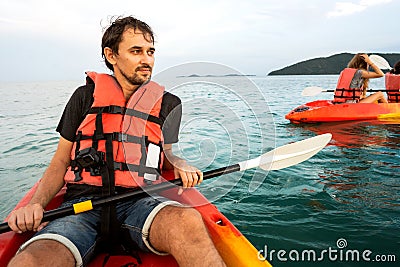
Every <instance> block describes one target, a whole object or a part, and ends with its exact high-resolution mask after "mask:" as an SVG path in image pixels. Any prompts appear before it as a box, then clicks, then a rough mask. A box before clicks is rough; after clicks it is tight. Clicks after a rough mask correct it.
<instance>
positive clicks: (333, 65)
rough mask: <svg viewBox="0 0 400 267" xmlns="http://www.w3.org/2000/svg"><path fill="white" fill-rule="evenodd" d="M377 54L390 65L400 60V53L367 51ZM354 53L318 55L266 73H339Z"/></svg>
mask: <svg viewBox="0 0 400 267" xmlns="http://www.w3.org/2000/svg"><path fill="white" fill-rule="evenodd" d="M368 54H369V55H370V54H375V55H379V56H381V57H383V58H385V59H386V60H387V61H388V62H389V63H390V66H393V65H394V64H395V63H396V62H397V61H399V60H400V53H390V54H384V53H368ZM354 55H355V54H351V53H341V54H335V55H333V56H329V57H320V58H314V59H309V60H305V61H302V62H299V63H296V64H293V65H290V66H287V67H284V68H282V69H279V70H274V71H271V72H270V73H268V76H271V75H329V74H339V73H340V71H341V70H343V68H345V67H346V66H347V63H348V62H349V61H350V60H351V59H352V58H353V56H354Z"/></svg>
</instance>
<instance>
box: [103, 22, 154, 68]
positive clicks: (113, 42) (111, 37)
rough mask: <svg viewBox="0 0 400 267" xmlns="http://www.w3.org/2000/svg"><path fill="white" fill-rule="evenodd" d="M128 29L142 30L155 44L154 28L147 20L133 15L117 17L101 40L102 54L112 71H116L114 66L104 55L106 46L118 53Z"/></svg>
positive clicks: (147, 38)
mask: <svg viewBox="0 0 400 267" xmlns="http://www.w3.org/2000/svg"><path fill="white" fill-rule="evenodd" d="M127 29H134V30H135V31H136V30H138V31H140V32H142V34H143V37H144V38H145V39H146V40H147V41H148V42H152V43H153V44H154V34H153V30H152V29H151V28H150V26H149V25H147V24H146V23H145V22H143V21H141V20H138V19H135V18H134V17H131V16H128V17H118V18H116V19H115V20H114V21H112V22H111V24H110V26H108V28H107V29H106V30H105V32H104V34H103V39H102V41H101V55H102V57H103V58H104V61H105V63H106V66H107V67H108V68H109V69H110V70H112V71H114V67H113V65H111V64H110V62H108V61H107V59H106V57H105V55H104V48H105V47H108V48H111V50H112V51H113V53H116V54H118V47H119V44H120V43H121V41H122V34H123V33H124V32H125V31H126V30H127Z"/></svg>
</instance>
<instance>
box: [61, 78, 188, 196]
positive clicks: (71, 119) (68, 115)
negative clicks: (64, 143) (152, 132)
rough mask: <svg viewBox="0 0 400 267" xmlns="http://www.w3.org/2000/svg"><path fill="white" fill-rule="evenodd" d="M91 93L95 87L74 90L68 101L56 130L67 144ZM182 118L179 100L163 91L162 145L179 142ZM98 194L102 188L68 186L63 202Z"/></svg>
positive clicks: (92, 99)
mask: <svg viewBox="0 0 400 267" xmlns="http://www.w3.org/2000/svg"><path fill="white" fill-rule="evenodd" d="M93 92H94V84H87V85H84V86H81V87H79V88H78V89H76V90H75V92H74V93H73V94H72V96H71V98H70V99H69V101H68V103H67V105H66V107H65V109H64V112H63V114H62V116H61V119H60V122H59V124H58V126H57V129H56V130H57V132H59V133H60V135H61V136H62V137H63V138H65V139H67V140H68V141H71V142H74V141H75V137H76V131H77V129H78V127H79V126H80V124H81V123H82V121H83V120H84V118H85V117H86V114H87V112H88V111H89V109H90V108H91V106H92V104H93V101H94V98H93ZM181 117H182V105H181V100H180V99H179V97H177V96H175V95H173V94H171V93H169V92H164V95H163V99H162V103H161V110H160V119H161V123H162V124H161V126H162V132H163V135H164V143H165V144H173V143H177V142H178V135H179V126H180V122H181ZM118 190H120V191H121V192H123V191H125V189H123V188H116V191H118ZM100 195H101V188H99V187H97V186H90V185H83V184H82V185H81V184H68V185H67V192H66V194H65V196H64V200H65V201H67V200H70V199H73V198H76V197H81V196H86V197H90V196H100Z"/></svg>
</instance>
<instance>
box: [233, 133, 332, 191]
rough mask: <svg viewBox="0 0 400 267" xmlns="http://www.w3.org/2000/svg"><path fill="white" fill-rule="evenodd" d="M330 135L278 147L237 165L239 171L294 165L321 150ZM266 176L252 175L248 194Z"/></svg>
mask: <svg viewBox="0 0 400 267" xmlns="http://www.w3.org/2000/svg"><path fill="white" fill-rule="evenodd" d="M331 138H332V134H330V133H327V134H322V135H317V136H315V137H312V138H308V139H305V140H302V141H299V142H295V143H292V144H288V145H284V146H281V147H278V148H276V149H274V150H271V151H270V152H267V153H265V154H263V155H262V156H260V157H258V158H255V159H253V160H249V161H247V162H242V163H239V164H240V166H241V170H246V169H250V168H254V167H258V166H259V167H260V168H262V169H264V170H279V169H283V168H287V167H290V166H293V165H296V164H298V163H300V162H302V161H305V160H307V159H309V158H311V157H312V156H314V155H315V154H317V153H318V152H319V151H320V150H321V149H323V148H324V147H325V146H326V145H327V144H328V143H329V141H330V140H331ZM265 178H266V175H254V176H253V179H252V180H251V182H250V184H249V192H250V193H251V192H254V191H255V190H257V188H258V187H259V186H260V185H262V183H263V182H264V180H265Z"/></svg>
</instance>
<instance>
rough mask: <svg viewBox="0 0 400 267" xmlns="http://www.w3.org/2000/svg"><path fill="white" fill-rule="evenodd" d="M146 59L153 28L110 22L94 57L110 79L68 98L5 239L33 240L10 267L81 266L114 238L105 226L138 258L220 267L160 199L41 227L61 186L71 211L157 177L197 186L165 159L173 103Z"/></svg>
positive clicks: (202, 237) (188, 220) (191, 223)
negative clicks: (35, 182)
mask: <svg viewBox="0 0 400 267" xmlns="http://www.w3.org/2000/svg"><path fill="white" fill-rule="evenodd" d="M154 52H155V48H154V36H153V32H152V30H151V28H150V27H149V26H148V25H147V24H146V23H144V22H142V21H140V20H137V19H135V18H133V17H124V18H117V19H116V20H114V21H113V22H112V23H111V25H110V26H109V27H108V28H107V30H106V31H105V32H104V35H103V39H102V55H103V57H104V59H105V63H106V65H107V67H108V68H109V69H110V70H112V72H113V76H110V75H106V74H97V73H87V75H88V77H87V84H86V85H85V86H82V87H79V88H78V89H77V90H76V91H75V92H74V94H73V95H72V97H71V98H70V100H69V102H68V104H67V106H66V108H65V110H64V112H63V115H62V118H61V120H60V123H59V125H58V127H57V131H58V132H59V133H60V135H61V137H60V140H59V143H58V147H57V150H56V152H55V154H54V156H53V158H52V160H51V162H50V164H49V166H48V168H47V169H46V171H45V173H44V174H43V177H42V179H41V182H40V183H39V186H38V188H37V191H36V192H35V194H34V195H33V197H32V199H31V201H30V202H29V203H28V204H27V205H26V206H25V207H23V208H20V209H18V210H15V211H13V212H12V213H11V215H10V217H9V220H8V224H9V226H10V228H11V229H12V230H13V231H15V232H18V233H22V232H25V231H37V233H36V234H35V236H34V237H33V238H32V239H31V240H29V241H27V242H26V243H25V244H23V245H22V246H21V248H20V250H19V252H18V253H17V255H16V256H15V257H14V258H13V259H12V260H11V262H10V263H9V266H24V267H26V266H80V265H82V264H83V265H84V264H87V263H88V262H89V261H90V259H91V256H93V255H94V253H96V246H97V245H98V243H99V241H103V244H104V241H109V240H111V239H112V235H113V234H114V233H116V232H114V230H115V229H112V228H110V227H107V225H118V227H119V228H123V229H124V230H125V231H126V232H129V236H130V237H131V241H133V242H134V245H135V246H136V247H137V248H139V249H140V250H143V251H147V252H153V253H156V254H168V253H169V254H171V255H173V256H174V258H175V259H176V260H177V262H178V264H179V266H225V264H224V262H223V260H222V259H221V257H220V255H219V254H218V251H217V250H216V249H215V247H214V244H213V242H212V240H211V239H210V237H209V234H208V232H207V229H206V227H205V225H204V223H203V221H202V217H201V215H200V214H199V213H198V212H197V211H196V210H195V209H192V208H187V207H182V206H180V205H179V203H177V202H174V201H171V200H168V199H165V198H162V197H157V196H147V197H143V198H140V199H134V200H129V201H127V202H124V203H118V204H116V205H115V206H112V207H108V208H104V209H95V210H92V211H90V212H84V213H79V214H77V215H71V216H67V217H64V218H60V219H57V220H54V221H51V222H50V223H48V224H47V225H46V224H42V223H41V220H42V217H43V211H44V207H46V205H47V204H48V203H49V202H50V201H51V200H52V199H53V197H54V196H55V195H56V194H57V192H59V190H60V189H61V188H62V187H63V186H64V184H65V183H66V184H67V192H66V194H65V197H64V203H63V205H68V206H69V205H71V204H72V203H77V202H81V201H83V200H85V199H88V198H93V197H101V196H105V195H112V194H117V193H120V192H125V191H126V190H129V188H132V187H137V186H144V185H145V184H147V183H150V182H151V181H153V180H154V179H156V178H157V177H158V175H157V172H156V171H157V170H160V169H161V168H170V169H171V168H172V169H173V170H174V174H175V177H176V178H181V179H182V182H183V187H193V186H195V185H197V184H199V183H201V182H202V179H203V177H202V175H203V174H202V172H201V171H199V170H198V169H196V168H195V167H192V166H189V165H188V164H187V163H186V161H184V160H183V159H180V158H178V157H176V156H175V155H173V153H172V144H173V143H176V142H177V141H178V131H179V124H180V118H181V108H180V99H179V98H178V97H177V96H175V95H172V94H170V93H168V92H164V88H163V87H161V86H159V85H158V84H156V83H154V82H151V81H150V78H151V74H152V69H153V65H154ZM141 127H142V128H141ZM143 151H144V152H143ZM146 151H147V152H146ZM149 162H150V163H149ZM66 170H67V171H66ZM132 178H133V179H132Z"/></svg>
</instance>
